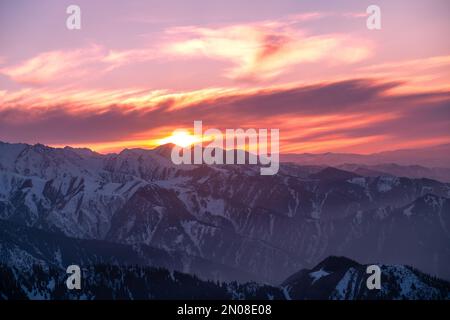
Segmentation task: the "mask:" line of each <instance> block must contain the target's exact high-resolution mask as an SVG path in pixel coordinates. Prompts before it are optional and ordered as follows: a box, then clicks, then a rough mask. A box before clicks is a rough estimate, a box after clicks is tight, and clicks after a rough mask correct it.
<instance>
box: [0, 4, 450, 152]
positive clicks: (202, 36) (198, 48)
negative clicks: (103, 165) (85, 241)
mask: <svg viewBox="0 0 450 320" xmlns="http://www.w3.org/2000/svg"><path fill="white" fill-rule="evenodd" d="M70 4H77V5H79V6H80V7H81V12H82V20H81V21H82V28H81V30H76V31H70V30H68V29H67V28H66V26H65V20H66V17H67V14H66V13H65V10H66V7H67V6H68V5H70ZM369 4H377V5H379V6H380V8H381V14H382V16H381V18H382V29H381V30H377V31H370V30H368V29H367V28H366V16H365V10H366V8H367V6H368V5H369ZM449 9H450V4H449V2H448V1H444V0H443V1H437V0H436V1H425V0H422V1H395V3H394V1H377V2H376V3H375V2H366V1H294V0H292V1H264V2H263V3H262V2H261V1H246V2H245V3H243V1H226V2H225V1H164V2H163V1H127V2H123V1H75V2H74V1H70V2H69V1H39V2H37V1H8V2H2V3H1V4H0V44H1V49H0V140H2V141H9V142H27V143H37V142H40V143H44V144H48V145H53V146H63V145H71V146H83V147H90V148H93V149H95V150H98V151H101V152H107V151H118V150H121V149H122V148H125V147H153V146H154V145H156V144H157V141H158V140H159V139H161V138H164V137H166V136H168V135H170V134H171V132H172V131H173V130H174V129H176V128H188V129H189V128H192V123H193V121H194V120H202V121H203V123H204V126H205V128H208V127H215V128H219V129H225V128H240V127H241V128H249V127H253V128H279V129H280V135H281V141H280V147H281V150H282V151H283V152H325V151H340V152H360V153H369V152H377V151H383V150H391V149H399V148H412V147H420V146H428V145H434V144H440V143H448V142H450V130H449V128H450V82H449V76H450V72H449V71H450V40H449V37H448V35H447V34H446V31H447V30H449V24H450V22H449V21H450V19H449V17H448V13H449V12H450V10H449Z"/></svg>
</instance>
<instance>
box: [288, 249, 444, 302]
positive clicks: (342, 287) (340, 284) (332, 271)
mask: <svg viewBox="0 0 450 320" xmlns="http://www.w3.org/2000/svg"><path fill="white" fill-rule="evenodd" d="M379 267H380V269H381V277H380V279H381V281H380V285H381V288H380V289H379V290H378V289H372V290H369V289H368V288H367V284H366V281H367V279H368V277H369V276H370V274H368V273H367V266H366V265H362V264H360V263H357V262H355V261H353V260H350V259H348V258H345V257H334V256H331V257H328V258H326V259H325V260H324V261H322V262H321V263H319V264H318V265H317V266H315V267H314V268H312V269H304V270H301V271H299V272H297V273H295V274H294V275H292V276H291V277H289V278H288V279H286V281H284V282H283V284H282V288H283V291H284V292H285V294H286V295H287V296H288V297H289V298H290V299H293V300H305V299H306V300H379V299H384V300H428V299H433V300H442V299H445V300H448V299H450V283H449V282H447V281H443V280H439V279H437V278H434V277H430V276H428V275H426V274H424V273H422V272H420V271H419V270H416V269H415V268H412V267H409V266H404V265H380V266H379Z"/></svg>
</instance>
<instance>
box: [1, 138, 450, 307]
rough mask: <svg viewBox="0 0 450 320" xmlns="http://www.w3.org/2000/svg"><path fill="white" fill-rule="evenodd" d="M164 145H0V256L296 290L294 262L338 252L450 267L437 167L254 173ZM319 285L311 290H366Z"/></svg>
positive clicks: (298, 266) (295, 168)
mask: <svg viewBox="0 0 450 320" xmlns="http://www.w3.org/2000/svg"><path fill="white" fill-rule="evenodd" d="M168 150H170V148H169V146H161V147H159V148H156V149H153V150H144V149H128V150H124V151H122V152H120V153H117V154H107V155H102V154H99V153H96V152H93V151H91V150H89V149H74V148H70V147H66V148H50V147H47V146H44V145H40V144H37V145H26V144H8V143H0V219H1V220H0V229H1V230H2V234H1V236H0V240H1V242H0V263H2V265H3V266H4V268H20V269H21V270H28V271H29V270H33V268H35V266H36V265H38V266H41V267H42V268H50V269H52V268H62V267H64V266H65V265H67V264H81V265H86V266H91V267H92V268H95V266H97V265H99V264H106V265H107V266H108V268H113V267H114V268H122V267H123V265H136V266H139V267H141V268H146V267H149V266H151V267H153V268H154V267H160V268H164V269H165V270H169V272H172V271H179V272H184V273H188V274H191V275H196V276H197V277H198V278H199V281H208V280H213V281H226V282H230V281H234V280H236V281H239V282H247V281H257V282H258V283H264V284H267V285H270V286H275V287H276V286H279V285H280V284H281V283H283V284H284V287H289V288H291V287H292V288H293V286H292V285H288V284H286V279H287V278H288V277H290V276H291V275H292V274H295V273H296V272H298V270H307V269H310V270H313V271H312V272H314V270H315V269H314V268H315V266H316V265H317V264H318V263H320V262H321V261H323V260H324V259H326V258H327V257H329V256H336V255H338V256H346V257H349V258H351V259H355V260H357V261H359V262H360V263H362V264H368V263H372V262H373V261H377V262H380V263H383V264H385V265H390V266H397V265H402V266H403V267H401V270H403V271H396V272H397V274H398V273H399V272H400V273H402V272H412V273H413V274H416V271H415V270H416V269H415V268H417V269H420V270H423V271H425V272H427V273H429V274H431V275H432V276H439V277H441V278H444V279H450V272H449V269H448V267H447V266H448V264H449V263H450V248H449V246H448V243H449V240H450V232H449V230H450V200H449V198H450V184H449V183H446V182H445V181H446V179H447V178H446V176H445V175H442V176H441V175H440V172H439V171H436V169H433V168H425V170H435V171H432V172H434V173H433V174H435V175H437V177H436V179H430V178H429V177H422V176H421V174H420V170H419V171H417V170H412V169H411V166H412V165H414V166H415V165H417V164H409V165H405V164H386V163H384V164H373V163H360V164H358V165H357V166H354V164H355V161H350V162H347V161H345V162H344V163H342V164H335V165H334V167H331V166H329V165H322V164H321V163H320V162H319V161H315V163H313V164H311V163H310V164H308V163H305V164H298V163H293V162H289V163H281V166H280V170H279V172H278V174H276V175H274V176H261V175H260V174H259V167H258V166H257V165H214V166H208V165H180V166H177V165H174V164H173V163H172V162H171V160H170V153H168ZM351 164H353V165H351ZM422 165H423V164H422ZM416 169H417V168H416ZM403 172H404V173H406V174H402V173H403ZM418 172H419V173H418ZM427 172H428V173H429V172H430V171H427ZM406 265H410V266H413V268H409V267H406ZM351 268H354V269H355V270H356V271H352V272H353V273H355V274H356V273H358V274H359V272H360V271H361V270H360V269H358V268H355V266H352V267H351ZM408 268H409V269H408ZM170 270H172V271H170ZM386 270H387V269H386ZM405 270H406V271H405ZM417 272H418V271H417ZM344 274H345V273H344ZM344 274H343V275H344ZM347 277H348V278H349V279H350V278H351V279H359V280H355V281H362V280H361V279H362V278H361V277H359V278H358V277H357V276H356V275H353V276H350V275H348V276H347ZM408 277H410V276H408ZM394 278H395V277H394ZM419 278H420V279H421V276H419ZM430 278H432V277H430ZM299 279H300V280H298V284H299V285H300V284H301V285H302V286H311V285H312V284H311V283H307V282H305V281H303V280H302V278H301V277H300V278H299ZM328 279H335V278H331V277H330V278H328ZM324 280H325V278H324ZM335 280H336V281H337V278H336V279H335ZM23 281H26V280H23ZM330 281H331V280H330ZM333 281H334V280H333ZM317 283H319V282H317ZM430 286H431V287H436V286H435V285H430ZM331 287H334V288H336V287H339V286H338V282H331V284H329V287H327V288H331ZM438 287H439V286H438ZM302 288H303V287H302ZM311 290H312V289H311ZM324 290H325V289H324ZM327 290H328V289H327ZM327 290H325V291H322V293H321V294H319V293H318V295H317V296H316V295H314V297H320V298H324V297H326V298H332V297H338V296H339V297H343V298H362V297H369V296H367V295H366V296H365V295H364V294H363V293H358V292H357V290H356V291H355V290H353V291H352V293H351V294H350V293H342V292H341V293H339V294H340V295H338V293H335V294H332V293H331V292H329V290H328V291H327ZM330 290H331V289H330ZM302 291H303V289H302ZM308 291H309V289H308ZM313 291H314V290H313ZM313 291H311V292H313ZM294 292H296V291H295V290H294V289H292V295H295V294H294ZM346 292H347V291H346ZM430 292H431V291H430ZM433 292H434V291H433ZM311 294H312V293H311ZM419 296H420V295H415V297H419ZM429 296H432V297H438V296H439V297H443V296H445V294H443V295H442V294H441V293H439V294H435V293H433V294H431V293H430V294H429ZM296 297H298V298H309V297H308V296H301V295H300V296H296Z"/></svg>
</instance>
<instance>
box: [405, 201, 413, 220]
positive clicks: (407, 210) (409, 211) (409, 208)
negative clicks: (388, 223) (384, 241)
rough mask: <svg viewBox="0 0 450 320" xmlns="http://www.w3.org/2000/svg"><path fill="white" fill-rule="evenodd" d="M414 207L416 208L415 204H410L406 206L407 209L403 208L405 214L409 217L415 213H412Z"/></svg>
mask: <svg viewBox="0 0 450 320" xmlns="http://www.w3.org/2000/svg"><path fill="white" fill-rule="evenodd" d="M412 209H414V204H413V205H410V206H409V207H408V208H406V209H405V210H403V214H404V215H405V216H407V217H410V216H411V215H412V214H413V213H412Z"/></svg>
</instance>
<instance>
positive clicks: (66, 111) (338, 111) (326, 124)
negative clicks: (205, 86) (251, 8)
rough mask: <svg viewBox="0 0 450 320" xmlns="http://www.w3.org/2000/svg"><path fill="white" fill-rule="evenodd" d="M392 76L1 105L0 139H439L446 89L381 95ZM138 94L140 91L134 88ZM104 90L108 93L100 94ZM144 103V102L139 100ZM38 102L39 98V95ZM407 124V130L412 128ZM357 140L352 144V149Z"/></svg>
mask: <svg viewBox="0 0 450 320" xmlns="http://www.w3.org/2000/svg"><path fill="white" fill-rule="evenodd" d="M399 85H400V84H398V83H392V82H375V81H373V80H370V79H355V80H347V81H341V82H334V83H326V84H318V85H309V86H297V87H287V88H267V89H264V90H257V91H242V92H240V91H238V90H237V91H221V90H219V89H217V90H216V91H212V90H210V91H209V92H203V91H196V92H187V93H183V94H169V93H160V94H156V93H154V94H153V98H152V97H149V96H148V97H147V98H146V100H139V99H138V98H137V97H134V98H133V99H134V101H140V103H141V104H140V105H139V106H135V105H134V104H133V103H130V101H132V100H129V101H128V102H127V103H124V101H125V100H123V99H122V98H123V97H124V96H126V95H128V96H129V97H130V98H131V97H132V96H134V95H133V93H132V92H126V93H123V94H122V95H120V94H119V93H116V94H115V96H114V97H115V99H112V100H109V101H108V102H109V104H107V105H102V107H99V108H93V107H92V106H94V105H95V104H92V105H91V107H89V108H82V109H80V108H79V106H78V105H75V106H74V105H72V104H69V103H65V104H58V105H55V104H54V103H55V102H58V101H51V105H52V106H51V107H49V106H47V107H45V106H42V107H40V108H38V107H36V108H31V109H30V108H28V109H27V108H25V107H22V101H21V100H20V99H16V101H15V103H16V105H15V107H10V108H3V109H1V110H0V137H2V139H6V140H8V141H22V142H38V141H39V142H43V143H50V144H57V145H61V144H69V145H84V146H95V148H97V150H100V151H101V150H104V148H105V146H108V147H111V145H112V144H114V145H115V147H116V148H117V149H120V147H123V146H124V145H134V146H139V145H141V146H148V145H149V144H151V141H153V140H157V139H160V138H163V137H165V136H167V135H168V134H170V133H171V131H172V130H175V129H177V128H187V129H190V128H192V124H193V121H194V120H202V121H203V123H204V126H205V129H206V128H207V127H214V128H219V129H226V128H238V127H243V128H248V127H253V128H279V129H280V133H281V149H282V150H283V151H284V152H286V151H290V152H294V151H297V152H299V151H330V150H334V151H336V150H341V151H342V150H343V148H350V147H354V149H353V151H354V152H357V151H358V150H364V151H379V150H385V149H389V147H390V146H392V145H394V144H395V145H401V144H405V143H413V142H414V141H415V140H417V139H419V138H420V139H422V140H423V139H428V140H429V141H437V140H439V139H440V140H439V141H441V140H443V139H444V140H445V139H448V140H449V141H450V134H449V133H448V127H450V120H449V119H450V118H449V117H448V112H449V110H450V93H449V92H447V93H442V92H438V93H433V92H429V93H427V94H407V95H406V94H402V95H392V94H388V93H389V92H390V91H391V90H392V89H393V88H395V87H396V86H399ZM141 94H143V92H141ZM104 95H105V96H108V95H107V94H106V93H104ZM144 101H146V102H144ZM41 103H43V102H42V101H41ZM412 125H413V126H414V130H413V132H411V126H412ZM355 146H356V147H355Z"/></svg>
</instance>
